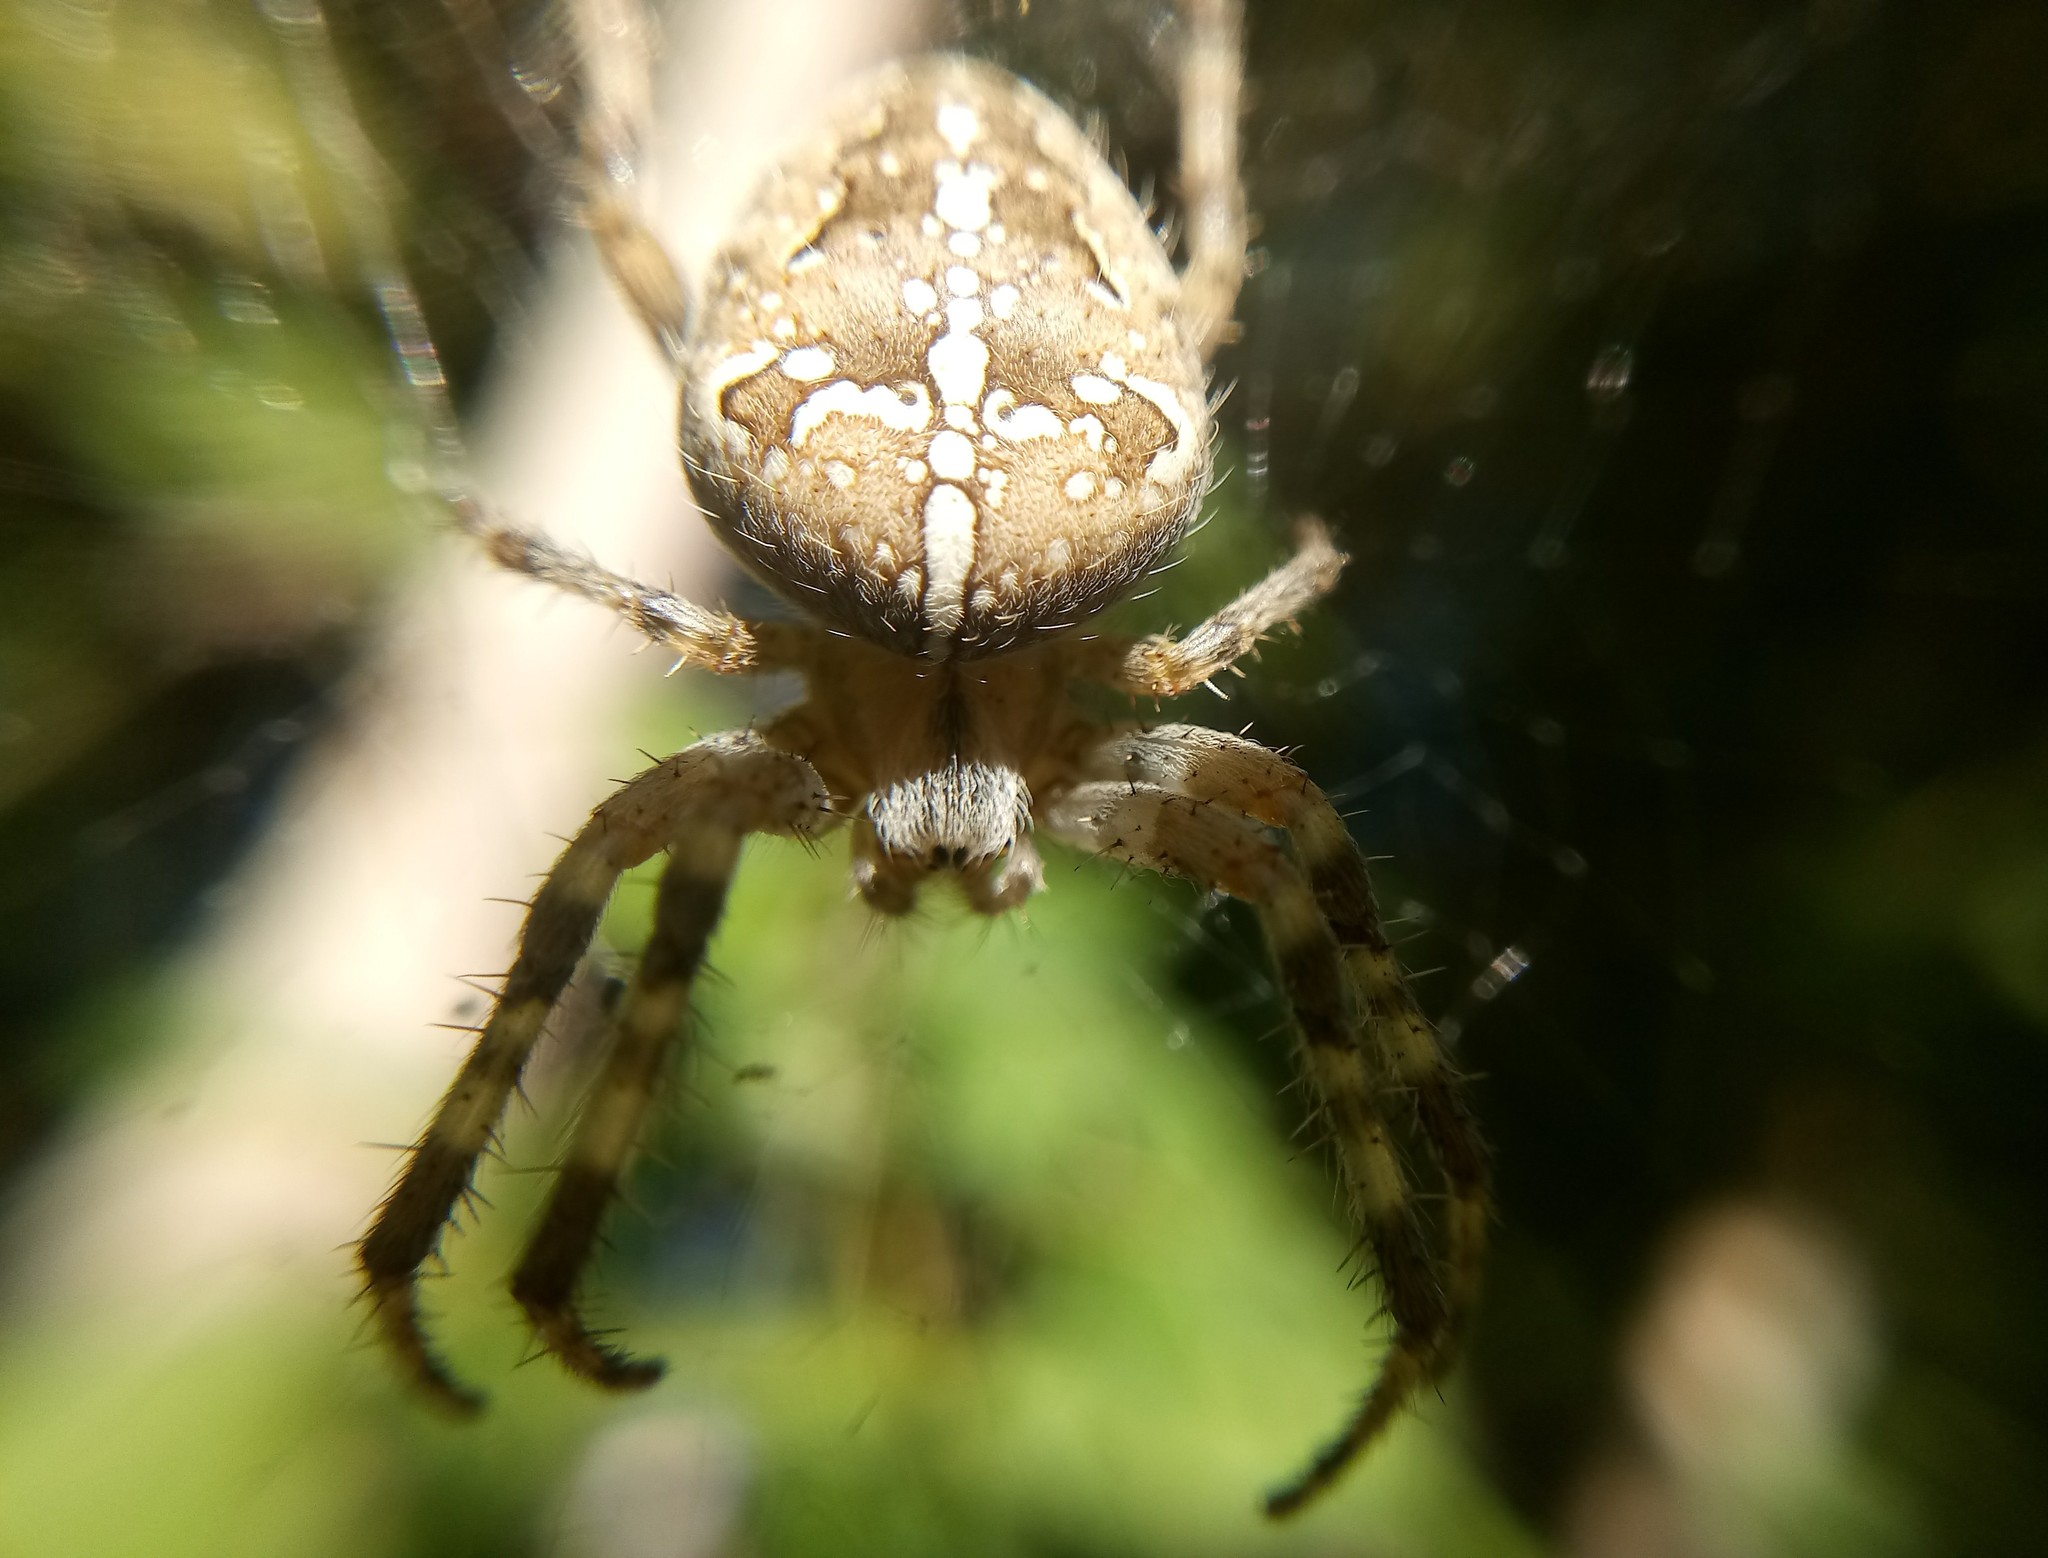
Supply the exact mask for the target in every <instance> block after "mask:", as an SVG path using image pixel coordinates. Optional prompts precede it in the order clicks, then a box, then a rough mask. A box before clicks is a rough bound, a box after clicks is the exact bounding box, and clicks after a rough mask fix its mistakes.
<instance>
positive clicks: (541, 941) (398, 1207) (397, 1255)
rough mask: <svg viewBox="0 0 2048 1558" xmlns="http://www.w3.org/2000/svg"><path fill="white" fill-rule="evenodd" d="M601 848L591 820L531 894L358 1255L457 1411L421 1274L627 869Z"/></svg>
mask: <svg viewBox="0 0 2048 1558" xmlns="http://www.w3.org/2000/svg"><path fill="white" fill-rule="evenodd" d="M604 843H605V841H604V837H603V828H602V826H601V824H600V823H597V822H593V824H592V825H591V826H590V827H586V828H585V830H584V831H583V833H582V834H580V835H578V837H577V839H576V840H575V842H573V843H572V844H570V846H569V847H568V849H567V850H566V851H564V852H563V855H562V858H561V860H560V861H559V862H558V863H557V865H556V867H555V869H554V871H553V872H552V873H550V875H549V877H548V879H547V881H546V882H545V883H544V884H542V886H541V889H540V891H539V893H537V894H536V895H535V897H534V900H533V906H532V907H531V908H530V909H529V910H528V911H527V915H526V924H525V928H524V929H523V930H522V931H521V933H520V941H519V954H518V957H517V958H516V959H515V960H514V961H513V964H512V969H511V972H510V973H508V974H507V975H506V976H505V986H504V989H503V990H502V991H501V992H500V993H499V995H498V998H497V1001H496V1003H495V1004H494V1005H493V1006H492V1008H491V1015H490V1017H489V1018H488V1020H487V1021H486V1022H485V1023H484V1027H483V1032H482V1034H481V1036H480V1037H479V1038H478V1039H477V1042H476V1047H475V1048H474V1049H472V1050H471V1051H470V1054H469V1058H468V1059H467V1060H466V1061H464V1062H463V1066H462V1070H461V1071H460V1072H459V1073H458V1074H457V1076H456V1078H455V1081H454V1083H453V1085H452V1086H450V1087H449V1089H448V1093H447V1096H446V1097H444V1098H443V1099H442V1100H441V1106H440V1108H439V1109H437V1110H436V1111H435V1113H434V1118H433V1121H432V1123H431V1124H429V1125H428V1127H427V1129H426V1133H425V1134H424V1135H423V1136H421V1138H420V1140H419V1142H418V1144H417V1145H415V1146H414V1147H413V1149H412V1153H411V1156H410V1157H409V1158H408V1159H407V1161H406V1166H405V1171H404V1173H403V1174H402V1175H401V1176H400V1177H399V1181H398V1183H397V1185H396V1186H395V1187H394V1188H393V1189H392V1191H391V1194H390V1195H389V1196H388V1197H386V1198H385V1201H384V1204H383V1205H382V1206H381V1207H380V1208H379V1209H378V1212H377V1216H376V1219H375V1221H374V1222H373V1223H372V1224H371V1227H370V1231H369V1233H368V1234H366V1235H365V1236H364V1238H363V1241H362V1243H361V1244H360V1245H359V1246H358V1247H357V1252H356V1259H357V1265H358V1266H359V1267H360V1269H361V1271H362V1273H363V1290H364V1293H365V1294H366V1295H367V1297H368V1298H369V1300H370V1304H371V1306H372V1309H373V1311H374V1313H375V1315H376V1320H377V1324H378V1328H379V1329H380V1330H381V1331H382V1333H383V1335H384V1338H385V1340H386V1341H387V1342H388V1343H389V1344H390V1346H391V1348H392V1350H393V1351H394V1352H396V1353H397V1354H398V1356H399V1358H400V1360H401V1361H402V1363H403V1364H404V1365H405V1368H406V1370H407V1372H408V1373H410V1374H411V1375H412V1377H413V1379H414V1380H415V1381H417V1382H418V1384H419V1385H420V1386H421V1387H422V1388H423V1389H424V1390H426V1392H427V1393H428V1395H429V1396H430V1397H432V1398H433V1399H434V1400H435V1401H437V1402H439V1403H440V1404H441V1405H442V1406H444V1407H446V1408H448V1409H450V1410H452V1411H455V1412H459V1413H464V1414H467V1413H471V1412H474V1411H476V1410H477V1409H478V1407H480V1406H481V1405H482V1398H481V1397H479V1396H478V1395H477V1394H476V1393H475V1392H473V1391H471V1390H469V1389H467V1388H466V1387H464V1386H463V1385H461V1384H459V1383H458V1382H457V1381H456V1379H455V1377H454V1376H453V1375H452V1374H451V1373H450V1372H449V1371H448V1368H447V1366H446V1365H445V1364H443V1363H442V1362H441V1360H440V1359H439V1358H438V1357H437V1356H435V1354H434V1352H433V1350H432V1349H431V1348H430V1347H429V1346H428V1345H427V1340H426V1334H425V1332H424V1330H423V1329H422V1327H421V1324H420V1316H419V1297H418V1282H419V1271H420V1268H421V1266H423V1265H424V1264H426V1262H427V1261H428V1260H429V1259H430V1258H431V1257H432V1256H433V1254H434V1251H435V1249H436V1248H437V1247H438V1246H439V1244H440V1241H441V1234H442V1230H443V1229H444V1228H446V1227H447V1226H448V1224H449V1222H450V1220H451V1218H452V1217H453V1214H454V1211H455V1207H456V1204H457V1203H458V1202H459V1201H460V1200H461V1199H462V1197H463V1196H464V1194H465V1193H466V1192H467V1191H468V1189H469V1185H470V1180H471V1178H472V1177H473V1175H474V1174H475V1172H476V1164H477V1160H478V1159H479V1158H480V1157H481V1156H482V1155H483V1153H484V1151H485V1149H486V1148H487V1147H488V1146H489V1145H490V1141H491V1136H492V1133H493V1132H495V1131H496V1130H497V1127H498V1121H499V1120H500V1119H501V1118H502V1117H503V1116H504V1113H505V1106H506V1104H507V1102H508V1101H509V1100H510V1098H511V1095H512V1091H513V1089H514V1088H515V1087H517V1086H518V1084H519V1077H520V1073H521V1072H522V1071H523V1070H524V1069H525V1066H526V1061H527V1058H528V1056H530V1055H531V1054H532V1053H533V1047H534V1045H535V1044H536V1043H537V1042H538V1041H539V1038H540V1033H541V1027H542V1024H543V1023H544V1022H545V1021H546V1019H547V1015H548V1013H549V1012H550V1011H551V1010H552V1009H553V1008H554V1005H555V1002H556V1001H557V1000H558V999H559V998H560V997H561V993H562V991H563V989H564V988H565V987H566V986H567V985H568V983H569V979H570V977H571V976H572V975H573V974H574V973H575V971H576V965H577V963H578V962H579V961H580V960H581V959H582V956H583V952H584V949H585V948H586V947H587V946H589V944H590V938H591V937H592V936H593V935H594V934H595V933H596V931H597V922H598V919H599V917H600V916H601V915H602V914H603V912H604V906H605V902H606V900H607V899H609V898H610V896H611V891H612V887H613V885H614V884H615V883H616V882H617V880H618V876H619V870H620V867H619V866H617V865H615V864H614V863H613V862H612V860H611V859H609V858H607V856H608V851H607V850H606V849H605V847H604Z"/></svg>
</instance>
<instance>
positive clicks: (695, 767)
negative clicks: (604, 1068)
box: [356, 733, 828, 1413]
mask: <svg viewBox="0 0 2048 1558" xmlns="http://www.w3.org/2000/svg"><path fill="white" fill-rule="evenodd" d="M827 803H828V797H827V795H826V792H825V788H824V785H823V783H822V782H821V781H820V780H819V779H818V776H817V774H816V772H815V771H814V770H813V769H812V768H811V766H810V765H809V764H808V763H806V762H804V761H803V760H802V759H801V758H797V757H793V756H791V755H790V754H788V753H785V752H779V751H776V750H775V749H774V748H772V747H770V746H768V745H767V743H766V742H764V741H762V740H761V739H760V738H759V737H757V736H754V735H752V734H750V733H737V734H732V735H724V736H713V737H711V738H709V739H708V740H705V741H701V742H699V743H697V745H695V746H692V747H688V748H686V749H685V750H683V751H681V752H678V753H677V754H676V755H675V756H674V757H671V758H669V759H667V760H666V761H664V762H661V763H657V764H656V765H655V766H654V767H652V768H650V769H648V770H647V771H646V772H645V773H643V774H641V775H640V776H639V777H638V778H636V779H634V780H632V781H631V782H630V783H629V784H627V785H626V787H625V788H624V789H622V790H620V791H619V792H618V793H617V794H616V795H614V796H612V797H611V798H610V799H609V800H607V801H606V802H605V803H604V804H603V805H602V806H600V807H598V808H597V810H596V811H595V812H593V813H592V814H591V817H590V820H589V821H588V822H587V823H585V824H584V826H583V829H582V831H581V832H579V833H578V834H577V835H576V837H575V838H574V839H573V840H572V841H571V842H570V844H569V847H568V848H567V849H565V850H564V851H563V852H562V855H561V858H560V859H559V860H557V861H556V863H555V867H554V869H553V870H552V871H551V872H549V873H548V877H547V880H546V881H545V882H543V883H542V884H541V888H540V891H539V892H538V893H537V894H535V896H534V899H533V903H532V905H531V906H530V907H529V908H528V910H527V914H526V923H525V925H524V926H523V927H522V929H521V931H520V935H519V951H518V954H517V955H516V957H515V958H514V959H513V963H512V969H511V972H510V973H508V974H507V975H506V976H505V985H504V988H503V989H502V990H501V991H500V992H499V995H498V998H497V1000H496V1001H495V1002H494V1003H493V1005H492V1007H491V1013H490V1016H489V1017H488V1018H487V1019H486V1021H485V1023H484V1027H483V1031H482V1033H481V1034H480V1035H479V1036H478V1038H477V1042H476V1047H475V1048H474V1049H473V1050H471V1051H470V1055H469V1058H468V1060H466V1061H465V1062H464V1063H463V1066H462V1070H461V1071H460V1072H459V1073H458V1074H457V1076H456V1078H455V1082H454V1085H453V1086H451V1087H450V1088H449V1090H448V1093H447V1096H446V1097H444V1098H443V1099H442V1101H441V1106H440V1108H439V1109H438V1110H437V1111H436V1112H435V1114H434V1118H433V1121H432V1123H430V1124H429V1125H428V1126H427V1129H426V1132H425V1134H424V1135H422V1136H421V1138H420V1140H419V1142H418V1143H417V1144H416V1145H415V1146H414V1147H413V1149H412V1152H411V1155H410V1156H409V1157H408V1159H407V1161H406V1166H405V1169H404V1172H403V1173H402V1174H401V1175H400V1176H399V1180H398V1183H397V1185H396V1186H394V1187H393V1189H392V1191H391V1194H390V1195H389V1196H388V1197H386V1198H385V1201H384V1204H383V1205H382V1206H381V1207H380V1208H379V1209H378V1212H377V1216H376V1219H375V1220H374V1221H373V1222H372V1224H371V1226H370V1230H369V1232H368V1233H367V1234H366V1235H364V1237H363V1241H362V1243H361V1244H360V1245H358V1246H357V1250H356V1261H357V1265H358V1266H359V1267H360V1269H361V1271H362V1273H363V1289H364V1292H365V1294H366V1295H367V1297H368V1298H369V1301H370V1305H371V1309H372V1312H373V1314H374V1315H375V1317H376V1322H377V1327H378V1330H379V1331H380V1332H381V1333H382V1335H383V1337H384V1339H385V1341H386V1342H387V1344H388V1345H389V1346H390V1347H391V1349H392V1350H393V1351H394V1352H395V1353H396V1354H397V1355H398V1358H399V1361H400V1363H401V1364H402V1365H403V1367H404V1368H405V1370H406V1372H407V1373H408V1374H409V1375H410V1376H411V1377H412V1379H413V1380H414V1382H415V1383H416V1384H418V1385H419V1386H420V1387H421V1388H422V1389H423V1390H425V1391H426V1392H427V1394H428V1395H429V1396H431V1397H432V1398H433V1399H435V1400H436V1401H438V1402H439V1403H440V1404H442V1405H443V1406H445V1407H447V1408H449V1409H450V1410H452V1411H456V1412H460V1413H470V1412H474V1411H475V1410H476V1409H477V1408H478V1407H479V1406H480V1405H481V1404H482V1403H481V1398H480V1397H478V1396H477V1395H476V1394H475V1393H474V1392H473V1391H470V1390H468V1389H467V1388H465V1387H464V1386H462V1385H461V1384H459V1383H458V1382H457V1381H456V1379H455V1377H454V1376H453V1375H452V1374H451V1373H450V1372H449V1371H448V1368H447V1366H446V1365H445V1364H443V1363H442V1361H441V1360H440V1358H439V1357H438V1356H436V1355H435V1353H434V1351H433V1349H432V1348H431V1347H430V1346H429V1345H428V1343H427V1338H426V1335H425V1332H424V1330H423V1329H422V1327H421V1324H420V1316H419V1295H418V1283H419V1271H420V1267H421V1266H423V1265H424V1264H425V1263H426V1262H427V1260H428V1259H429V1258H430V1257H431V1256H432V1255H433V1253H434V1251H435V1249H436V1248H437V1247H438V1246H439V1244H440V1241H441V1231H442V1229H443V1228H445V1227H446V1226H447V1225H448V1223H449V1220H450V1218H451V1216H452V1215H453V1213H454V1210H455V1206H456V1203H457V1202H458V1201H460V1200H461V1199H462V1197H463V1195H464V1194H465V1193H466V1192H467V1190H468V1189H469V1185H470V1181H471V1177H472V1176H473V1175H474V1173H475V1171H476V1163H477V1159H478V1158H479V1157H481V1156H482V1154H483V1152H484V1149H485V1148H486V1147H487V1146H489V1144H490V1142H491V1138H492V1136H493V1134H494V1133H495V1132H496V1130H497V1128H498V1122H499V1120H500V1119H501V1118H503V1116H504V1113H505V1105H506V1103H507V1102H508V1101H509V1099H510V1098H511V1096H512V1091H513V1089H514V1088H516V1087H517V1086H518V1085H519V1077H520V1073H521V1072H522V1071H523V1070H524V1069H525V1067H526V1062H527V1059H528V1057H529V1056H531V1055H532V1053H533V1048H534V1045H535V1044H536V1043H538V1042H539V1039H540V1035H541V1029H542V1025H543V1023H544V1022H545V1021H546V1019H547V1015H548V1013H549V1012H550V1011H552V1010H553V1008H554V1005H555V1003H556V1002H557V1001H558V1000H560V998H561V995H562V991H563V990H564V989H565V988H566V987H567V985H568V983H569V979H570V976H571V975H573V974H574V973H575V971H576V965H577V963H578V962H579V961H580V960H581V959H582V956H583V953H584V950H585V949H586V948H587V947H588V946H589V944H590V938H591V937H592V936H593V935H594V934H595V933H596V930H597V923H598V920H599V918H600V917H601V916H602V915H603V913H604V906H605V903H606V901H607V900H608V899H609V898H610V896H611V891H612V888H613V887H614V886H615V885H616V884H617V882H618V879H619V876H620V875H621V873H623V872H625V871H627V870H630V869H631V868H632V867H634V866H636V865H639V864H640V863H641V862H642V861H644V860H646V859H648V858H649V857H650V856H652V855H653V854H654V853H655V852H656V851H657V850H659V849H660V848H661V847H662V846H663V845H664V844H666V843H668V842H669V841H670V840H671V839H672V838H674V837H675V836H676V834H677V831H678V829H679V827H680V826H682V824H683V823H685V822H687V821H689V820H691V819H693V818H694V819H701V820H702V821H704V822H707V823H712V824H717V825H722V826H723V827H725V828H727V829H729V830H731V831H734V832H748V831H759V832H773V833H786V834H794V835H799V836H808V835H809V834H811V833H813V832H815V831H817V830H818V829H819V828H820V827H822V826H823V825H825V823H826V822H827V820H828V814H827Z"/></svg>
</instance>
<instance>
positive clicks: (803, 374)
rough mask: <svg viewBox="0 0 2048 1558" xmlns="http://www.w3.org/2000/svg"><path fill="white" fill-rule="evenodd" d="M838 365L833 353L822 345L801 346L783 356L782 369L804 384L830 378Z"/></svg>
mask: <svg viewBox="0 0 2048 1558" xmlns="http://www.w3.org/2000/svg"><path fill="white" fill-rule="evenodd" d="M837 366H838V364H837V363H835V362H834V361H833V360H832V354H831V353H830V352H828V351H826V350H825V348H824V347H822V346H799V347H798V348H797V349H796V350H795V351H793V352H785V353H783V356H782V371H783V372H784V373H785V374H786V375H788V376H789V377H790V378H792V379H795V380H797V381H798V382H799V383H802V384H814V383H816V382H817V381H818V380H819V379H828V378H830V377H831V376H832V370H833V369H834V368H836V367H837Z"/></svg>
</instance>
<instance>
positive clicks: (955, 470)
mask: <svg viewBox="0 0 2048 1558" xmlns="http://www.w3.org/2000/svg"><path fill="white" fill-rule="evenodd" d="M930 458H931V464H932V471H933V474H935V475H937V476H941V477H943V478H945V479H946V480H947V481H965V480H967V478H968V477H970V476H972V475H973V474H974V445H973V444H972V443H970V442H969V441H968V439H967V437H966V435H965V434H962V433H954V432H944V433H937V434H934V435H933V437H932V446H931V451H930Z"/></svg>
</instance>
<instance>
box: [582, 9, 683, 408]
mask: <svg viewBox="0 0 2048 1558" xmlns="http://www.w3.org/2000/svg"><path fill="white" fill-rule="evenodd" d="M570 18H571V23H572V25H573V27H574V30H575V38H576V46H577V49H578V51H579V53H580V54H581V56H582V57H581V60H580V61H579V69H578V75H579V77H580V79H581V81H582V85H583V92H584V104H583V112H582V116H581V120H580V124H579V140H580V143H581V149H582V154H583V167H584V179H585V191H584V208H583V219H584V221H585V223H586V224H587V225H588V226H589V228H590V234H591V237H592V238H593V239H594V240H595V242H596V244H597V252H598V255H599V257H600V258H601V259H602V260H603V261H604V267H605V270H606V271H607V272H609V273H610V275H611V278H612V284H613V285H614V286H616V287H617V288H618V289H619V295H620V296H621V297H623V298H624V299H625V300H626V304H627V306H628V307H629V308H631V309H632V310H633V312H634V314H635V315H636V316H637V317H638V318H639V320H640V323H641V325H642V326H644V327H645V329H646V331H647V333H648V334H649V335H650V336H652V337H653V338H654V343H655V345H656V346H658V347H659V348H660V349H661V352H662V355H663V356H665V357H666V358H667V359H668V360H669V362H670V364H671V365H672V366H674V367H675V369H676V370H677V372H678V374H679V375H680V373H681V369H682V360H683V353H684V351H685V349H686V346H687V343H688V341H689V339H690V322H691V315H692V312H693V309H692V306H691V301H690V293H689V289H688V287H687V286H685V284H684V282H683V277H682V273H681V272H680V271H678V270H677V269H676V265H675V261H673V260H672V259H670V258H669V254H668V251H667V250H666V249H664V248H663V247H662V244H661V240H660V239H659V238H657V237H655V236H654V233H653V230H652V229H651V228H649V227H648V225H647V218H646V216H645V214H644V213H643V211H642V209H641V200H640V191H639V173H640V170H639V161H640V147H641V143H642V142H643V140H644V139H645V137H646V133H647V126H648V123H649V122H650V120H651V118H652V110H651V107H650V102H649V94H650V91H651V86H652V83H651V81H650V78H649V75H648V70H647V61H648V59H649V58H650V57H651V56H652V53H653V38H652V36H651V34H652V32H653V22H652V20H651V18H650V17H649V16H648V15H647V11H646V7H645V5H644V4H643V3H641V0H575V3H574V4H573V5H571V7H570Z"/></svg>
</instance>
